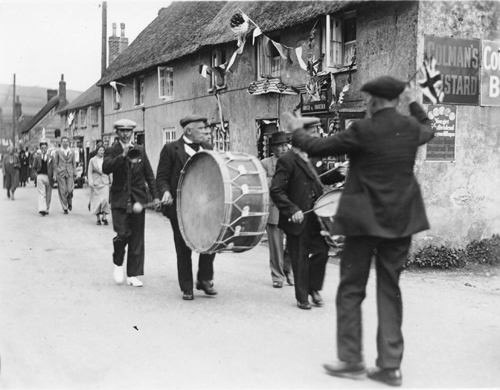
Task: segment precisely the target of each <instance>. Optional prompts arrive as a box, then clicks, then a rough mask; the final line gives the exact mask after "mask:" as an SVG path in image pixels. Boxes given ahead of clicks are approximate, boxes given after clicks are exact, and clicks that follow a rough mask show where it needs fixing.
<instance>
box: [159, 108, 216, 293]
mask: <svg viewBox="0 0 500 390" xmlns="http://www.w3.org/2000/svg"><path fill="white" fill-rule="evenodd" d="M206 123H207V118H204V117H201V116H199V115H190V116H187V117H185V118H182V119H181V120H180V125H181V127H182V130H183V135H182V136H181V137H180V138H179V139H178V140H177V141H174V142H171V143H167V144H166V145H165V146H164V147H163V149H162V151H161V154H160V161H159V162H158V170H157V171H156V183H157V185H158V192H159V194H160V195H161V196H162V202H164V203H165V204H166V205H167V206H166V207H164V208H163V214H164V215H165V216H166V217H167V218H169V219H170V223H171V225H172V230H173V233H174V242H175V251H176V252H177V276H178V279H179V286H180V289H181V291H182V293H183V295H182V299H184V300H186V301H191V300H193V299H194V295H193V266H192V260H191V249H190V248H189V247H188V246H187V245H186V242H185V241H184V238H183V237H182V234H181V232H180V229H179V221H178V219H177V211H176V197H177V196H176V195H177V186H178V184H179V177H180V174H181V171H182V168H184V165H185V164H186V162H187V160H188V159H189V157H191V156H193V155H194V154H195V153H196V152H198V151H199V150H203V149H207V150H211V149H212V146H211V145H210V144H209V143H207V142H206V140H207V139H208V135H209V134H210V128H209V127H208V126H207V124H206ZM193 212H196V211H195V210H193ZM214 258H215V254H203V253H201V254H200V257H199V262H198V274H197V281H196V288H197V289H198V290H203V291H204V292H205V294H207V295H216V294H217V291H216V290H215V289H214V288H213V283H212V279H213V275H214V267H213V262H214Z"/></svg>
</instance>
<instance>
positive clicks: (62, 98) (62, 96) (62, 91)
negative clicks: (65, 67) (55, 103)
mask: <svg viewBox="0 0 500 390" xmlns="http://www.w3.org/2000/svg"><path fill="white" fill-rule="evenodd" d="M66 104H67V101H66V82H65V81H64V75H63V74H62V75H61V81H59V109H61V108H63V107H64V106H65V105H66Z"/></svg>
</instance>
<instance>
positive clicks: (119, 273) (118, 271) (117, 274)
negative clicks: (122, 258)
mask: <svg viewBox="0 0 500 390" xmlns="http://www.w3.org/2000/svg"><path fill="white" fill-rule="evenodd" d="M113 277H114V278H115V282H116V283H122V282H123V279H124V277H123V266H118V265H116V264H115V269H114V271H113Z"/></svg>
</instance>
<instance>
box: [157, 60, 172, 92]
mask: <svg viewBox="0 0 500 390" xmlns="http://www.w3.org/2000/svg"><path fill="white" fill-rule="evenodd" d="M158 87H159V96H160V99H164V100H172V99H173V98H174V68H172V67H169V66H160V67H158Z"/></svg>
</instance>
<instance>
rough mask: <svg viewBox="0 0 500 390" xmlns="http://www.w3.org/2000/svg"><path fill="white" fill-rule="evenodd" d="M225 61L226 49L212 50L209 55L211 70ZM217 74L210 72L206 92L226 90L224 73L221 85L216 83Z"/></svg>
mask: <svg viewBox="0 0 500 390" xmlns="http://www.w3.org/2000/svg"><path fill="white" fill-rule="evenodd" d="M226 61H227V50H226V49H214V50H212V52H211V53H210V66H211V67H212V68H213V67H215V66H220V65H222V64H224V63H225V62H226ZM217 79H218V77H217V74H216V73H215V72H212V73H211V75H210V77H209V78H208V84H209V88H208V92H213V91H215V90H220V89H225V88H227V77H226V74H225V73H224V74H223V76H222V83H217Z"/></svg>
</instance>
